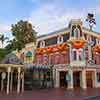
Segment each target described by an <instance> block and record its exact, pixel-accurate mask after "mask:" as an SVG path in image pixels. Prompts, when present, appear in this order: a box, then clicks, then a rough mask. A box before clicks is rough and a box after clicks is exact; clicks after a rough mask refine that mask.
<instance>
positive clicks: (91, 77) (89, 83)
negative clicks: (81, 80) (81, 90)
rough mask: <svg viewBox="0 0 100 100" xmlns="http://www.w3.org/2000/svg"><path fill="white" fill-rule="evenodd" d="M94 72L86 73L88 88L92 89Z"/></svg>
mask: <svg viewBox="0 0 100 100" xmlns="http://www.w3.org/2000/svg"><path fill="white" fill-rule="evenodd" d="M92 75H93V72H92V71H86V84H87V87H89V88H92V87H93V76H92Z"/></svg>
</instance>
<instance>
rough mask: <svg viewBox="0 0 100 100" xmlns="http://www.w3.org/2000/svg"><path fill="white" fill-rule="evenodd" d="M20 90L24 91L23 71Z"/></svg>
mask: <svg viewBox="0 0 100 100" xmlns="http://www.w3.org/2000/svg"><path fill="white" fill-rule="evenodd" d="M21 78H22V92H24V72H23V73H22V77H21Z"/></svg>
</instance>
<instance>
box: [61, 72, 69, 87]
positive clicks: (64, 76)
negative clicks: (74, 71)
mask: <svg viewBox="0 0 100 100" xmlns="http://www.w3.org/2000/svg"><path fill="white" fill-rule="evenodd" d="M66 74H67V72H65V71H61V72H60V87H64V88H67V85H68V82H67V81H66Z"/></svg>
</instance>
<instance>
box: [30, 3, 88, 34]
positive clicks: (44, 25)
mask: <svg viewBox="0 0 100 100" xmlns="http://www.w3.org/2000/svg"><path fill="white" fill-rule="evenodd" d="M85 17H86V14H85V11H84V9H83V11H82V10H80V11H77V9H67V8H66V9H64V8H61V7H57V6H56V5H53V4H46V5H43V6H41V7H40V8H38V9H37V10H35V11H34V10H33V11H32V12H31V14H30V18H29V20H30V21H31V22H32V24H33V25H34V26H35V27H36V30H37V31H38V32H39V34H46V33H48V32H51V31H54V30H57V29H60V28H64V27H67V25H68V22H69V21H70V20H71V19H79V18H81V19H84V18H85Z"/></svg>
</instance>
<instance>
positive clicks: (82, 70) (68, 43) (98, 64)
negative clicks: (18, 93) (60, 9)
mask: <svg viewBox="0 0 100 100" xmlns="http://www.w3.org/2000/svg"><path fill="white" fill-rule="evenodd" d="M17 55H18V54H17ZM20 57H21V58H22V59H23V61H24V62H25V63H29V64H31V65H33V67H34V70H35V69H36V70H37V69H39V70H41V71H40V75H38V74H37V73H38V71H34V77H33V78H37V77H39V78H40V79H42V78H43V77H44V73H45V72H46V71H47V70H48V69H51V66H52V73H53V75H52V77H53V84H54V87H55V88H59V87H66V88H68V89H74V88H75V87H81V88H83V89H87V88H88V87H95V88H98V87H100V34H99V33H97V32H94V31H90V30H89V29H87V28H85V27H83V26H82V22H81V20H71V21H70V23H69V25H68V27H66V28H64V29H61V30H58V31H55V32H52V33H50V34H46V35H42V36H39V37H37V41H36V44H35V45H34V44H33V43H30V44H27V46H26V48H23V50H21V51H20ZM47 73H48V71H47ZM45 75H47V74H45Z"/></svg>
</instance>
